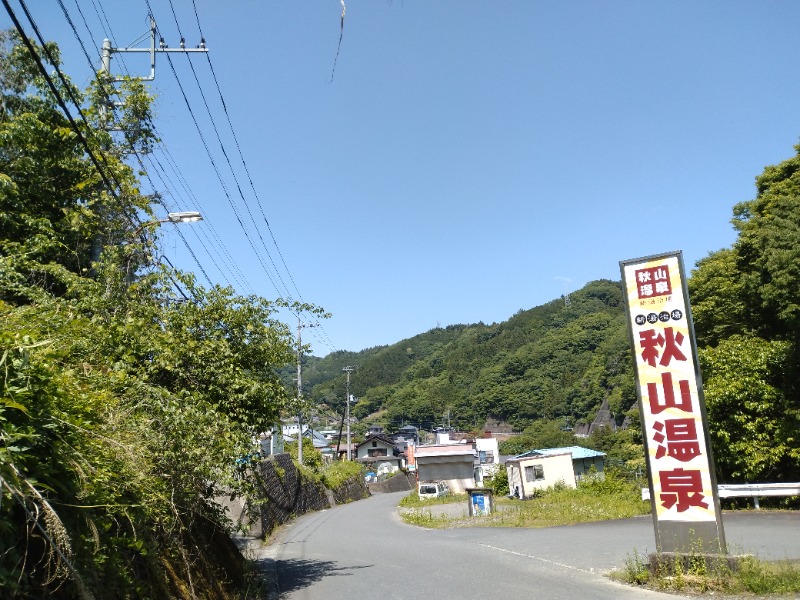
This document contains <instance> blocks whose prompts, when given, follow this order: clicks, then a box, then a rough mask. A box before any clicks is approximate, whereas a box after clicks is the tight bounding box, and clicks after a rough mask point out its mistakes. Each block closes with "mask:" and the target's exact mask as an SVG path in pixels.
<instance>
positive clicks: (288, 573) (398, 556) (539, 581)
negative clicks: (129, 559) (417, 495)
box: [265, 492, 800, 600]
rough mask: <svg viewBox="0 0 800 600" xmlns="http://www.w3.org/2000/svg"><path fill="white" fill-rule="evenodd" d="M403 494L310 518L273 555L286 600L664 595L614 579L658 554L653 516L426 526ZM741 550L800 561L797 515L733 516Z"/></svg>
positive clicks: (731, 536)
mask: <svg viewBox="0 0 800 600" xmlns="http://www.w3.org/2000/svg"><path fill="white" fill-rule="evenodd" d="M405 493H407V492H402V493H399V494H382V495H376V496H373V497H372V498H369V499H367V500H362V501H359V502H354V503H352V504H346V505H342V506H338V507H336V508H333V509H329V510H326V511H322V512H318V513H313V514H309V515H305V516H303V517H301V518H299V519H298V520H297V521H295V522H294V523H293V524H291V525H289V526H287V527H286V528H285V529H284V530H283V531H282V532H281V534H280V535H279V536H278V539H277V540H276V541H275V542H273V544H272V545H271V546H270V547H269V548H268V549H266V558H265V562H268V563H270V564H271V565H272V566H273V567H274V569H275V582H276V584H277V591H276V592H274V593H273V597H278V598H280V599H281V600H317V599H319V600H322V599H325V600H330V599H337V600H338V599H344V598H354V599H361V598H369V597H372V598H380V599H381V600H383V599H394V598H398V599H399V598H402V599H420V600H422V599H424V600H451V599H452V600H476V599H481V598H486V599H494V598H502V599H503V600H515V599H526V600H528V599H537V598H547V599H548V600H550V599H552V600H560V599H570V600H573V599H575V598H586V599H597V600H603V599H609V600H611V599H614V600H616V599H626V598H653V599H656V598H663V599H671V600H674V599H675V596H674V595H669V594H662V593H657V592H650V591H647V590H641V589H634V588H630V587H627V586H624V585H621V584H618V583H615V582H613V581H611V580H610V579H609V578H608V577H606V576H605V574H606V573H608V572H609V571H610V570H612V569H614V568H622V567H623V566H624V564H625V561H626V559H629V558H632V557H633V555H634V552H636V553H638V554H639V555H645V554H648V553H650V552H652V551H653V550H654V545H655V544H654V537H653V522H652V519H651V518H650V517H649V516H648V517H641V518H635V519H626V520H619V521H604V522H599V523H588V524H583V525H573V526H568V527H552V528H547V529H501V528H466V529H435V530H430V529H423V528H419V527H415V526H411V525H406V524H405V523H403V522H402V521H401V520H400V517H399V515H398V514H397V509H396V506H397V503H398V502H399V501H400V499H401V498H402V496H403V494H405ZM724 527H725V533H726V537H727V541H728V546H729V550H730V551H731V552H732V553H752V554H756V555H757V556H759V557H761V558H765V559H783V558H800V514H798V513H797V512H752V511H751V512H745V513H726V514H725V515H724Z"/></svg>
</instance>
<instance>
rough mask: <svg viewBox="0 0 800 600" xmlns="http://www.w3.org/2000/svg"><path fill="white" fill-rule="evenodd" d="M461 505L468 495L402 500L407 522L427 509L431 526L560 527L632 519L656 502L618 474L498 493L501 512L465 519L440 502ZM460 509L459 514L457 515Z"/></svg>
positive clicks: (415, 520)
mask: <svg viewBox="0 0 800 600" xmlns="http://www.w3.org/2000/svg"><path fill="white" fill-rule="evenodd" d="M452 503H457V504H459V505H460V506H463V507H464V508H465V509H466V506H467V496H466V495H465V494H462V495H455V496H452V495H451V496H446V497H444V498H432V499H430V500H421V499H420V498H419V497H418V496H417V494H414V493H412V494H409V495H408V496H406V497H405V498H403V500H401V501H400V508H401V510H400V513H401V516H402V518H403V520H404V521H406V522H407V523H411V524H414V525H417V524H420V525H421V524H422V523H421V522H420V521H421V519H423V517H421V516H420V515H419V514H418V513H420V512H422V513H423V514H424V513H427V516H425V517H424V519H425V522H424V526H425V527H438V528H447V527H554V526H557V525H572V524H575V523H588V522H591V521H606V520H610V519H627V518H630V517H635V516H639V515H646V514H649V513H650V503H649V502H644V501H642V499H641V491H640V485H639V484H638V483H636V482H631V481H628V480H625V479H622V478H617V477H614V476H613V475H609V476H606V478H605V480H589V481H584V482H582V483H581V484H580V485H579V486H578V487H577V488H567V487H565V486H556V487H555V488H550V489H547V490H543V491H542V492H541V493H539V494H537V496H536V497H535V498H533V499H531V500H516V499H511V498H506V497H500V498H497V497H495V499H494V503H495V512H494V513H493V514H491V515H487V516H483V517H466V518H465V517H464V516H463V511H454V510H451V511H448V510H446V508H444V507H438V506H437V505H442V504H452ZM456 513H459V514H456Z"/></svg>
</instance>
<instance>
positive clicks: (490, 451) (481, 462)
mask: <svg viewBox="0 0 800 600" xmlns="http://www.w3.org/2000/svg"><path fill="white" fill-rule="evenodd" d="M487 434H488V437H482V438H477V439H476V440H475V450H476V451H477V453H478V461H477V463H476V465H475V482H476V483H477V484H478V485H483V480H484V479H485V478H487V477H492V476H493V475H494V474H495V472H497V469H498V468H499V465H500V448H499V446H498V444H497V439H496V438H494V437H492V434H491V433H489V432H487Z"/></svg>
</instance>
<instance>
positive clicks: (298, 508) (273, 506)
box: [252, 454, 369, 537]
mask: <svg viewBox="0 0 800 600" xmlns="http://www.w3.org/2000/svg"><path fill="white" fill-rule="evenodd" d="M256 473H257V477H256V487H257V489H258V491H259V496H260V500H261V502H260V504H261V506H260V514H261V523H260V525H261V530H260V531H259V532H258V535H259V537H266V536H268V535H269V534H270V533H272V531H273V530H274V529H275V528H276V527H278V526H279V525H281V524H282V523H286V522H287V521H289V520H291V519H292V518H294V517H297V516H300V515H302V514H305V513H307V512H311V511H315V510H323V509H326V508H330V507H331V506H336V505H337V504H343V503H346V502H351V501H354V500H361V499H362V498H366V497H367V496H369V491H368V490H367V487H366V485H365V484H364V480H363V478H361V477H356V478H353V480H351V481H348V482H347V483H345V484H344V485H342V486H341V487H339V488H338V489H336V490H333V491H332V490H329V489H327V488H326V487H325V486H324V485H322V484H321V483H319V482H317V481H313V480H311V479H309V478H307V477H305V476H304V475H303V473H302V472H301V471H299V470H298V469H297V467H296V466H295V464H294V462H293V461H292V458H291V457H290V456H289V455H288V454H275V455H273V456H272V458H270V459H269V460H264V461H262V462H260V463H259V464H258V469H257V470H256ZM252 533H253V534H256V532H255V531H253V532H252Z"/></svg>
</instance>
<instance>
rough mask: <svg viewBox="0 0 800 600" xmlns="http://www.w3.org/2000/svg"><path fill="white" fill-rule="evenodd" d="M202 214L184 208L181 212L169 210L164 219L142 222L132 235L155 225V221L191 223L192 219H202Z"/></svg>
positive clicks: (134, 235)
mask: <svg viewBox="0 0 800 600" xmlns="http://www.w3.org/2000/svg"><path fill="white" fill-rule="evenodd" d="M202 220H203V215H201V214H200V213H199V212H197V211H196V210H185V211H182V212H171V213H168V214H167V217H166V218H165V219H155V220H154V221H148V222H147V223H142V224H141V225H139V227H137V228H136V231H134V232H133V237H136V236H137V235H139V232H140V231H142V229H144V228H145V227H147V226H148V225H155V224H157V223H193V222H194V221H202Z"/></svg>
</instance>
